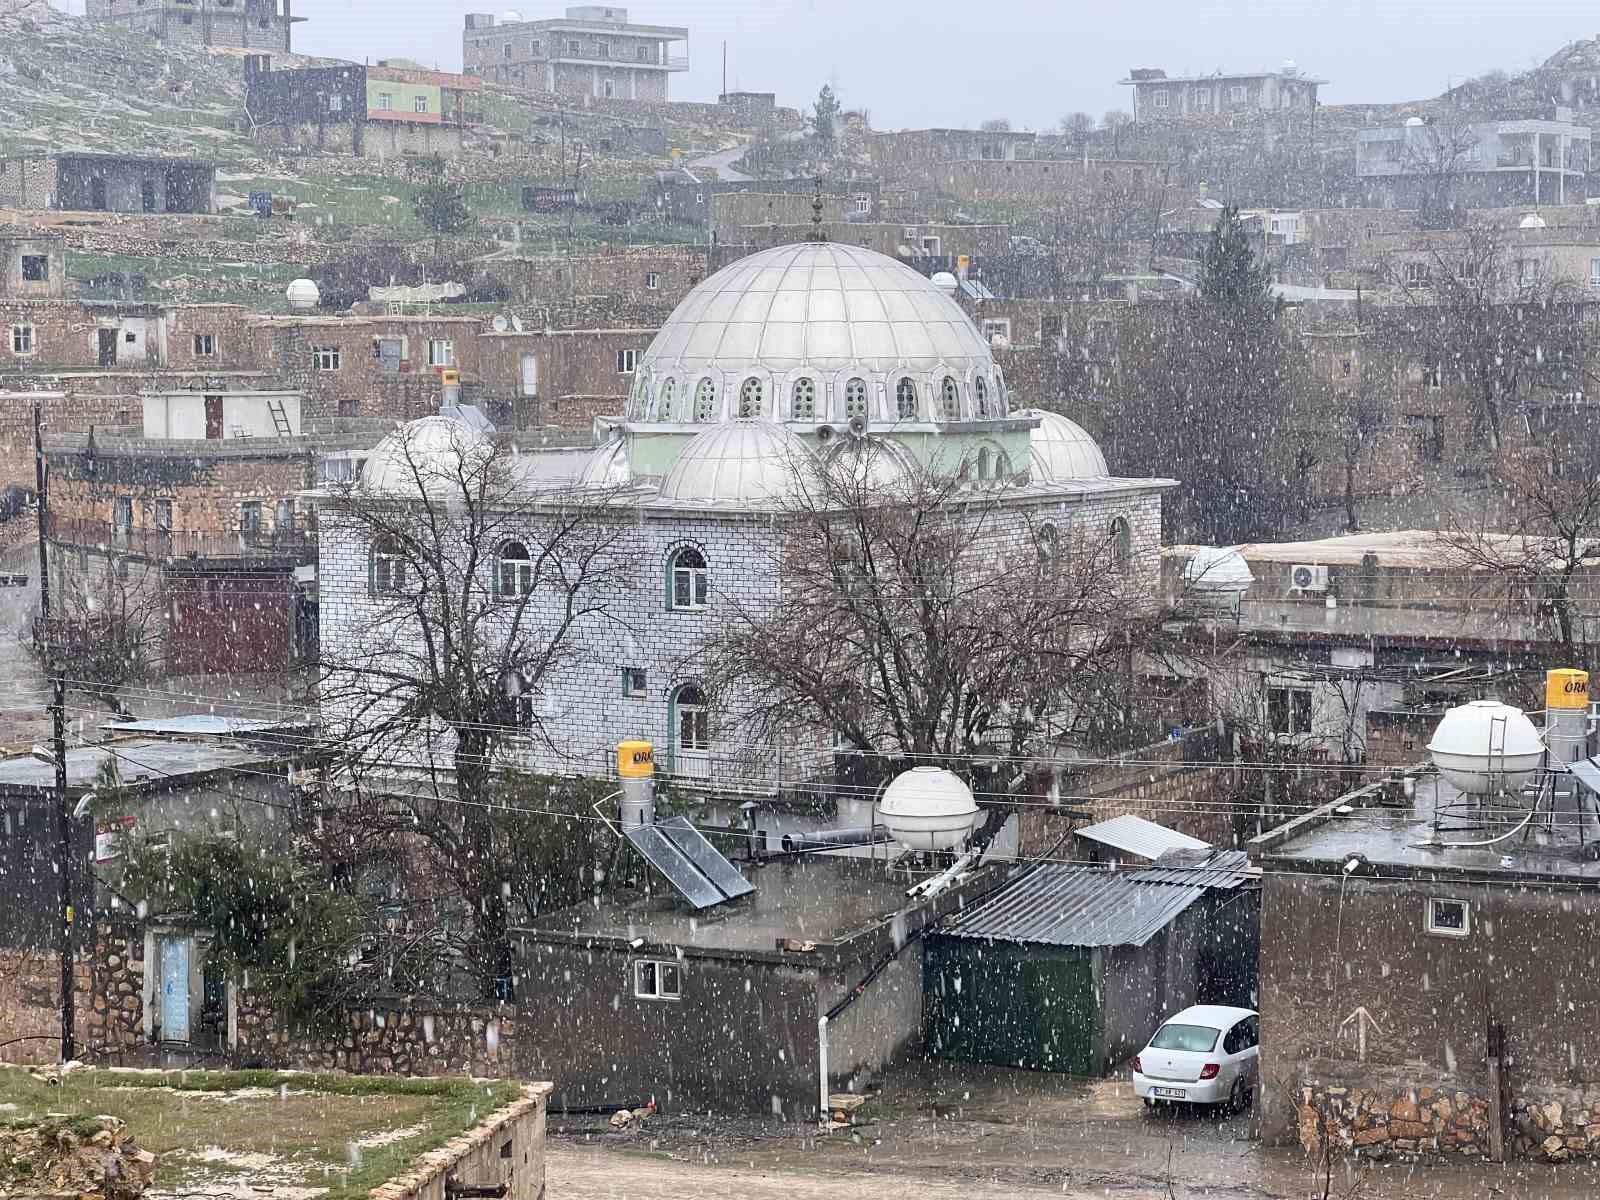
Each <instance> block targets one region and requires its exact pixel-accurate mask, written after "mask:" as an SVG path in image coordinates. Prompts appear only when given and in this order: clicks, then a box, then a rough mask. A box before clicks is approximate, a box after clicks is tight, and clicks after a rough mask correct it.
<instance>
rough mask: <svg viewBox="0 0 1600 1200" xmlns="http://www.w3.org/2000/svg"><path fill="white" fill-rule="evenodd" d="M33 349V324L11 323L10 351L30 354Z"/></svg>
mask: <svg viewBox="0 0 1600 1200" xmlns="http://www.w3.org/2000/svg"><path fill="white" fill-rule="evenodd" d="M33 351H34V340H33V326H32V325H13V326H12V327H11V353H13V354H32V353H33Z"/></svg>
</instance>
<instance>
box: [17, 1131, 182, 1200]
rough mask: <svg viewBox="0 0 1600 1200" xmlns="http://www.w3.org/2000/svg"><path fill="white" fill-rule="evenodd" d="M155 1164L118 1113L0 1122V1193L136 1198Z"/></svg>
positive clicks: (87, 1198)
mask: <svg viewBox="0 0 1600 1200" xmlns="http://www.w3.org/2000/svg"><path fill="white" fill-rule="evenodd" d="M155 1163H156V1156H155V1155H154V1154H152V1153H150V1152H149V1151H148V1150H141V1149H140V1148H139V1146H138V1144H137V1143H136V1142H135V1141H134V1140H133V1137H132V1135H131V1134H129V1132H128V1127H127V1126H126V1125H125V1124H123V1123H122V1122H121V1121H119V1120H118V1119H117V1118H116V1117H61V1116H54V1117H47V1118H45V1119H43V1120H29V1121H13V1122H10V1123H8V1124H0V1196H31V1195H40V1194H56V1195H59V1194H62V1193H67V1194H72V1195H76V1196H77V1197H79V1200H102V1198H103V1200H137V1197H139V1196H142V1195H143V1194H144V1192H145V1189H146V1188H148V1187H149V1186H150V1179H151V1176H152V1175H153V1174H154V1172H155Z"/></svg>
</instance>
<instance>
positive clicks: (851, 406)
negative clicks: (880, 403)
mask: <svg viewBox="0 0 1600 1200" xmlns="http://www.w3.org/2000/svg"><path fill="white" fill-rule="evenodd" d="M844 415H845V416H846V417H847V418H848V417H864V416H866V415H867V381H866V380H865V379H852V380H850V381H849V382H848V383H846V384H845V385H844Z"/></svg>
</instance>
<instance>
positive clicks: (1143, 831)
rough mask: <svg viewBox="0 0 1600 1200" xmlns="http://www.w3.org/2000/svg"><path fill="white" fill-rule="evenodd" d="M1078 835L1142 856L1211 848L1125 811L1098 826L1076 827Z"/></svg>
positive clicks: (1206, 844)
mask: <svg viewBox="0 0 1600 1200" xmlns="http://www.w3.org/2000/svg"><path fill="white" fill-rule="evenodd" d="M1073 832H1074V833H1076V834H1077V835H1078V836H1079V837H1082V838H1088V839H1089V840H1090V841H1091V842H1099V843H1100V844H1101V845H1104V846H1110V847H1111V848H1112V849H1113V850H1121V851H1123V852H1124V853H1127V854H1137V855H1138V856H1139V857H1140V858H1160V857H1161V856H1162V855H1163V854H1165V853H1166V852H1167V851H1169V850H1209V849H1211V843H1210V842H1202V841H1201V840H1200V839H1199V838H1195V837H1190V836H1189V835H1188V834H1187V833H1179V832H1178V831H1177V830H1176V829H1168V828H1167V827H1166V826H1165V825H1157V824H1156V823H1155V822H1154V821H1146V820H1145V819H1144V818H1143V817H1136V816H1133V815H1132V814H1131V813H1130V814H1125V815H1123V816H1120V817H1112V818H1111V819H1110V820H1109V821H1101V822H1100V823H1099V824H1098V825H1085V826H1084V827H1083V828H1082V829H1075V830H1073Z"/></svg>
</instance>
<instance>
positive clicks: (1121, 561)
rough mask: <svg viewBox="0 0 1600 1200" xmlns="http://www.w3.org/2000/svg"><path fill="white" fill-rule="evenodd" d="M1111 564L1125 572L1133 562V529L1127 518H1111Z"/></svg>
mask: <svg viewBox="0 0 1600 1200" xmlns="http://www.w3.org/2000/svg"><path fill="white" fill-rule="evenodd" d="M1108 536H1109V538H1110V540H1111V562H1112V565H1114V566H1115V567H1116V568H1117V570H1119V571H1126V570H1127V569H1128V564H1129V563H1130V562H1132V561H1133V527H1132V526H1131V525H1129V524H1128V518H1127V517H1112V518H1111V531H1110V533H1109V535H1108Z"/></svg>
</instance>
